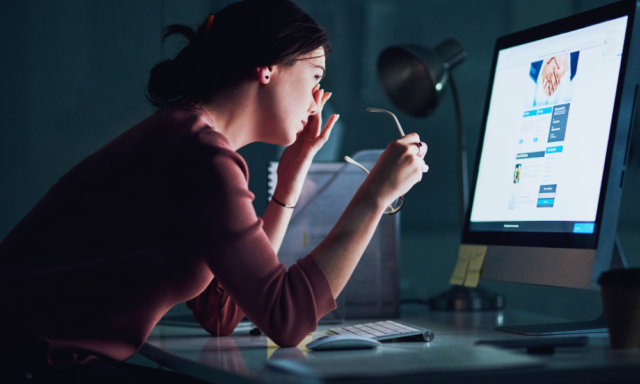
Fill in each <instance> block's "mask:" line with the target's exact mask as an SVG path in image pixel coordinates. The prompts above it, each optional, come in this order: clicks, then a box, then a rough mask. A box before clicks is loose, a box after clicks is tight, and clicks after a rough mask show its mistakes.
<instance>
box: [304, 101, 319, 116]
mask: <svg viewBox="0 0 640 384" xmlns="http://www.w3.org/2000/svg"><path fill="white" fill-rule="evenodd" d="M318 109H319V108H318V104H317V103H316V99H315V98H313V97H312V98H311V105H309V110H308V111H307V112H309V115H311V116H313V115H316V114H317V113H318Z"/></svg>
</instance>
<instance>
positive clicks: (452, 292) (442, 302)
mask: <svg viewBox="0 0 640 384" xmlns="http://www.w3.org/2000/svg"><path fill="white" fill-rule="evenodd" d="M427 302H428V303H429V306H430V307H431V309H432V310H435V311H486V310H496V309H503V308H504V306H505V298H504V295H502V294H500V293H495V292H492V291H489V290H486V289H484V288H480V287H476V288H470V287H465V286H460V285H454V286H453V287H451V288H450V289H449V290H447V291H444V292H441V293H439V294H437V295H435V296H433V297H431V298H430V299H429V300H427Z"/></svg>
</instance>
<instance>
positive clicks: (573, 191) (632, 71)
mask: <svg viewBox="0 0 640 384" xmlns="http://www.w3.org/2000/svg"><path fill="white" fill-rule="evenodd" d="M638 10H639V4H638V3H637V2H636V1H635V0H631V1H622V2H619V3H615V4H612V5H608V6H605V7H601V8H598V9H594V10H591V11H588V12H584V13H581V14H578V15H574V16H571V17H568V18H565V19H561V20H558V21H555V22H551V23H548V24H545V25H541V26H539V27H535V28H531V29H528V30H525V31H522V32H518V33H514V34H511V35H507V36H504V37H501V38H499V39H498V41H497V43H496V48H495V52H494V56H493V68H492V71H491V77H490V82H489V90H488V96H487V101H486V106H485V114H484V124H483V128H482V132H481V138H480V143H479V150H478V158H477V161H476V169H475V174H476V179H475V182H474V183H472V184H471V185H472V195H471V204H470V208H469V209H468V212H467V213H466V220H465V226H464V231H463V236H462V243H463V244H479V245H486V246H487V251H486V255H485V261H484V267H483V271H482V279H488V280H499V281H508V282H518V283H528V284H542V285H550V286H559V287H571V288H580V289H599V288H598V285H597V279H598V277H599V276H600V274H601V273H602V272H603V271H605V270H608V269H610V266H611V262H612V254H613V250H614V244H615V239H616V226H617V221H618V211H619V209H620V198H621V194H622V185H623V182H624V173H625V167H626V162H627V156H628V152H629V151H628V149H629V142H630V138H631V129H632V124H633V112H634V109H635V101H636V96H637V91H638V81H639V80H640V40H638V39H640V36H639V33H640V25H638V24H639V23H640V19H638V17H637V13H638ZM601 320H602V319H601ZM591 325H593V324H591ZM585 326H587V325H585V324H583V325H577V326H576V327H577V328H578V329H573V331H574V332H580V331H584V329H579V328H584V327H585ZM503 328H504V327H503ZM565 328H566V327H565ZM569 328H571V327H569ZM574 328H575V327H574ZM595 328H600V329H601V330H604V329H605V327H604V324H602V323H600V325H599V326H597V327H595ZM567 329H568V328H567ZM502 330H507V331H513V329H502ZM536 330H537V331H536ZM568 330H569V331H571V330H570V329H568ZM520 331H523V329H520ZM516 332H518V330H516ZM519 333H520V332H519ZM521 333H526V334H549V333H551V334H553V333H559V331H558V330H557V329H555V330H554V329H553V327H546V328H545V326H542V327H538V328H536V327H533V328H532V327H529V328H528V331H527V330H524V331H523V332H521Z"/></svg>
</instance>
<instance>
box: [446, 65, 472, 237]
mask: <svg viewBox="0 0 640 384" xmlns="http://www.w3.org/2000/svg"><path fill="white" fill-rule="evenodd" d="M449 84H450V86H451V94H452V95H453V105H454V108H455V113H456V123H457V128H458V172H459V173H458V184H459V187H460V224H461V225H464V220H465V215H466V212H467V209H468V208H469V170H468V166H467V145H466V142H467V138H466V135H465V132H464V124H463V121H462V111H461V109H460V98H459V97H458V89H457V88H456V83H455V81H454V80H453V75H452V74H451V73H449Z"/></svg>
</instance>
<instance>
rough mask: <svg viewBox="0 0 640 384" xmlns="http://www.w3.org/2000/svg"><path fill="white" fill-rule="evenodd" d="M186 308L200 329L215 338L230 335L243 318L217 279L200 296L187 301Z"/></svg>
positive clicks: (242, 314)
mask: <svg viewBox="0 0 640 384" xmlns="http://www.w3.org/2000/svg"><path fill="white" fill-rule="evenodd" d="M187 307H188V308H189V309H190V310H192V311H193V316H194V317H195V319H196V321H197V322H198V323H199V324H200V325H202V328H204V329H205V330H206V331H207V332H209V333H210V334H212V335H215V336H226V335H230V334H231V332H233V330H234V329H235V327H236V326H237V325H238V323H239V322H240V320H242V318H243V317H244V313H243V312H242V311H241V310H240V308H238V306H237V305H236V303H235V302H234V301H233V300H231V298H230V297H229V294H228V293H227V292H226V291H225V290H224V288H222V286H220V283H219V282H218V279H217V278H214V279H213V281H212V282H211V284H209V286H208V287H207V289H205V290H204V291H203V292H202V293H201V294H199V295H198V296H197V297H195V298H193V299H191V300H189V301H187Z"/></svg>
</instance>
